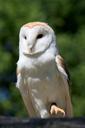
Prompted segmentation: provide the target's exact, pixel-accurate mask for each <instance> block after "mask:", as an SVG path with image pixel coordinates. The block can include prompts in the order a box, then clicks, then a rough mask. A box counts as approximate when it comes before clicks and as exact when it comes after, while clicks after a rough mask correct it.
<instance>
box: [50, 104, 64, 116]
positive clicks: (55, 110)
mask: <svg viewBox="0 0 85 128" xmlns="http://www.w3.org/2000/svg"><path fill="white" fill-rule="evenodd" d="M50 113H51V115H57V114H58V113H59V114H61V115H62V116H63V117H65V111H64V110H63V109H61V108H59V107H57V106H56V105H52V106H51V109H50Z"/></svg>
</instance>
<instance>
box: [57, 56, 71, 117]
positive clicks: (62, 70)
mask: <svg viewBox="0 0 85 128" xmlns="http://www.w3.org/2000/svg"><path fill="white" fill-rule="evenodd" d="M55 61H56V66H57V69H58V71H59V74H60V79H59V80H60V81H61V84H62V85H63V89H64V90H65V99H66V100H65V101H66V115H67V116H68V117H70V116H72V104H71V98H70V92H69V86H68V85H69V82H68V81H69V73H68V70H67V68H66V65H65V62H64V59H63V58H62V57H61V56H60V55H57V56H56V58H55Z"/></svg>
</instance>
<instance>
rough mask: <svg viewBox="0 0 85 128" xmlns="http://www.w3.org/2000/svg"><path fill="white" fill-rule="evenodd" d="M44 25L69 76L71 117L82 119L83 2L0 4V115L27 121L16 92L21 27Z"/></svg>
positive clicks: (16, 1)
mask: <svg viewBox="0 0 85 128" xmlns="http://www.w3.org/2000/svg"><path fill="white" fill-rule="evenodd" d="M32 21H43V22H47V23H48V24H49V25H50V26H51V27H52V28H53V29H54V31H55V33H56V37H57V43H58V46H59V49H60V54H61V55H62V56H63V57H64V59H65V60H66V63H67V65H68V68H69V72H70V75H71V82H70V90H71V97H72V104H73V111H74V116H84V115H85V0H35V1H33V0H5V1H3V0H0V115H5V116H8V115H9V116H17V117H27V116H28V115H27V112H26V109H25V107H24V104H23V101H22V99H21V96H20V93H19V91H18V89H17V88H16V86H15V84H16V62H17V60H18V44H19V38H18V35H19V30H20V27H21V26H22V25H23V24H25V23H27V22H32Z"/></svg>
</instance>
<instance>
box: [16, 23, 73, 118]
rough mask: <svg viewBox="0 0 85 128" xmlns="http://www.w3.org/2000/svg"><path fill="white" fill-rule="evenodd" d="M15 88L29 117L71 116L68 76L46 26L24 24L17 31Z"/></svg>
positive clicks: (54, 39)
mask: <svg viewBox="0 0 85 128" xmlns="http://www.w3.org/2000/svg"><path fill="white" fill-rule="evenodd" d="M16 86H17V87H18V89H19V91H20V93H21V96H22V99H23V101H24V104H25V106H26V108H27V112H28V114H29V116H30V117H40V118H48V117H71V116H72V104H71V98H70V93H69V86H68V74H67V72H66V68H65V65H64V61H63V58H62V57H61V56H60V54H59V51H58V47H57V44H56V37H55V33H54V31H53V29H52V28H51V27H50V26H49V25H48V24H47V23H43V22H32V23H27V24H25V25H23V26H22V27H21V29H20V34H19V60H18V62H17V84H16Z"/></svg>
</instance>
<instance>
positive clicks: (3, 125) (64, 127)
mask: <svg viewBox="0 0 85 128" xmlns="http://www.w3.org/2000/svg"><path fill="white" fill-rule="evenodd" d="M0 128H85V118H83V117H81V118H48V119H40V118H35V119H30V118H25V119H24V118H23V119H20V118H14V117H0Z"/></svg>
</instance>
